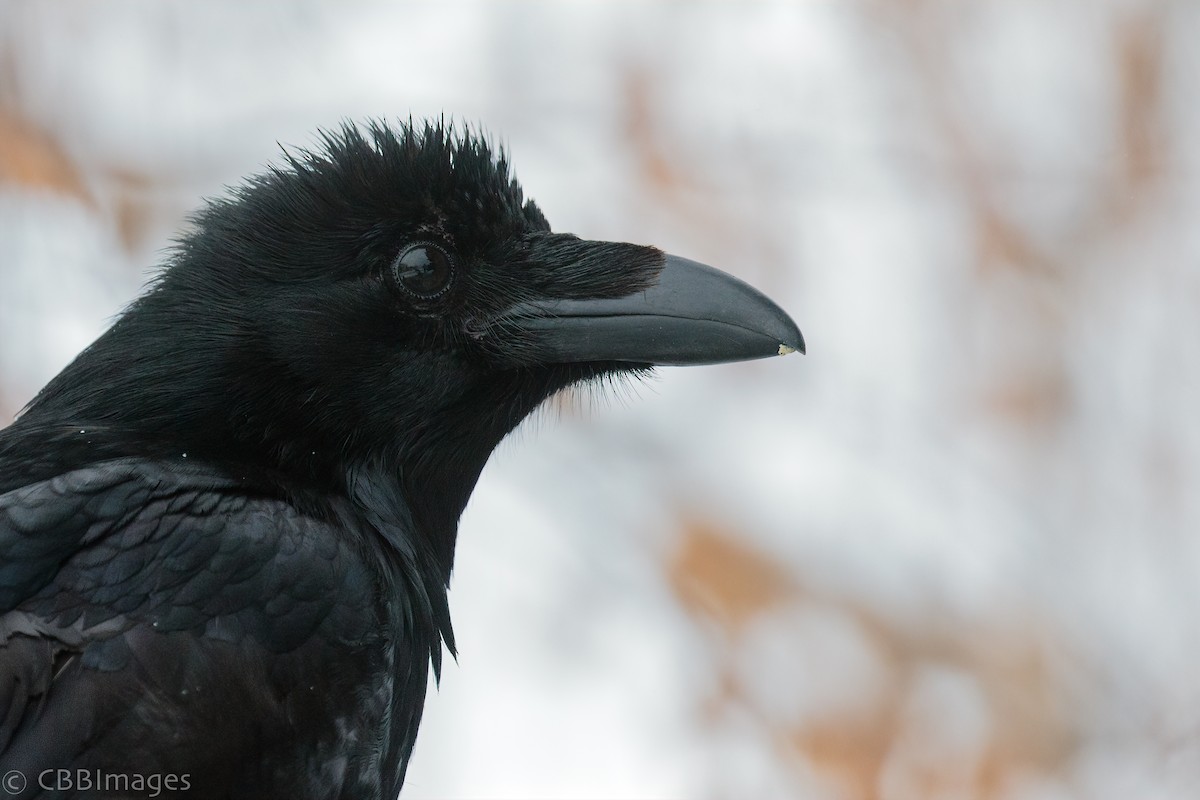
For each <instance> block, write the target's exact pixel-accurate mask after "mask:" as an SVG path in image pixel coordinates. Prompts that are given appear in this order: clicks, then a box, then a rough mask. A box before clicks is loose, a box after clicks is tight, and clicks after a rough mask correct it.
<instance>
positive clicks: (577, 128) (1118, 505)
mask: <svg viewBox="0 0 1200 800" xmlns="http://www.w3.org/2000/svg"><path fill="white" fill-rule="evenodd" d="M1197 42H1200V3H1196V2H1194V1H1193V0H1174V1H1172V0H1161V1H1156V0H982V1H978V2H950V1H949V0H946V1H945V2H941V1H939V0H846V1H845V2H832V1H824V0H822V1H820V2H818V1H817V0H809V1H807V2H791V3H704V4H688V3H681V2H677V3H669V4H649V3H624V2H622V3H590V4H589V3H551V2H545V3H510V2H500V3H481V2H476V3H469V4H454V5H447V4H432V3H431V4H428V5H408V4H398V3H383V2H379V3H373V2H360V1H355V2H332V0H331V1H330V2H288V3H283V2H270V3H257V4H247V3H239V2H232V1H231V0H223V1H222V2H214V1H213V0H206V2H48V1H47V0H29V1H27V2H23V1H22V0H0V424H4V423H5V422H7V421H8V420H11V418H12V417H13V415H14V414H16V413H17V411H18V410H19V409H20V408H21V406H22V405H23V404H24V403H25V402H26V401H28V400H29V398H30V397H31V396H32V395H33V394H34V392H35V391H36V390H37V389H38V388H39V387H40V386H41V385H42V384H43V383H44V382H45V381H46V380H48V379H49V378H50V377H51V376H52V375H54V374H55V373H56V372H57V371H58V370H59V369H60V368H61V367H62V366H63V365H64V364H65V363H66V362H67V361H68V360H69V359H70V358H71V357H72V356H73V355H74V354H75V353H76V352H78V351H79V350H80V349H81V348H82V347H83V346H85V345H86V344H87V343H88V342H89V341H91V339H92V338H94V337H95V336H96V335H97V334H98V333H99V332H100V331H101V330H103V329H104V327H105V326H106V325H107V324H108V323H109V322H110V321H111V320H112V318H113V316H114V315H115V314H116V313H117V312H118V311H119V310H120V308H121V307H122V306H123V305H124V304H125V303H126V302H127V301H128V300H129V299H130V298H131V297H133V296H134V295H135V294H136V293H137V291H138V290H139V287H140V286H141V285H142V283H143V282H144V281H145V280H146V278H147V276H148V274H149V270H150V269H151V268H152V267H153V266H154V265H155V264H156V263H158V262H159V261H161V259H162V257H163V253H164V249H165V248H167V247H168V246H169V244H170V240H171V237H172V235H173V234H174V233H175V232H176V231H177V230H178V229H179V227H180V226H181V224H182V221H183V219H184V217H185V216H186V214H187V213H188V212H189V211H191V210H193V209H195V208H196V207H197V205H198V204H199V203H200V202H201V199H202V198H203V197H205V196H213V195H217V194H220V193H221V192H222V191H223V187H224V186H226V185H229V184H231V183H235V182H237V181H238V180H239V179H240V178H241V177H242V176H244V175H246V174H249V173H253V172H255V171H257V170H260V169H261V168H262V167H263V165H265V164H266V163H268V162H269V161H271V160H272V159H276V158H277V157H278V153H279V148H278V144H277V143H282V144H286V145H301V146H303V145H308V144H312V143H313V142H314V135H313V132H314V130H315V129H316V128H318V127H320V126H333V125H336V124H337V123H338V122H339V121H340V120H342V119H343V118H353V119H363V118H366V117H371V116H385V117H393V118H395V117H408V116H409V115H410V114H411V115H413V116H414V117H423V116H437V115H441V114H446V115H448V116H452V117H453V118H455V119H459V120H465V121H470V122H479V123H482V124H483V125H484V126H485V127H486V128H487V129H488V130H489V131H490V132H492V134H494V135H495V136H496V137H497V138H498V139H499V140H501V141H503V142H505V143H506V144H507V146H508V147H509V148H510V150H511V153H512V157H513V161H514V165H515V169H516V173H517V175H518V176H519V178H520V179H521V181H522V183H523V185H524V186H525V188H526V191H527V192H528V194H529V195H531V196H532V197H534V198H536V199H537V201H538V203H539V204H540V205H541V207H542V208H543V209H544V210H545V211H546V214H547V216H548V217H549V218H550V220H551V222H552V223H553V224H554V226H555V227H556V229H558V230H568V231H572V232H575V233H578V234H581V235H583V236H585V237H589V238H597V239H603V238H607V239H619V240H628V241H636V242H645V243H652V244H656V245H659V246H661V247H663V248H664V249H666V250H668V251H670V252H674V253H677V254H679V255H684V256H688V257H691V258H695V259H698V260H702V261H706V262H708V263H710V264H714V265H717V266H720V267H722V268H724V269H726V270H728V271H731V272H734V273H736V274H738V275H740V276H742V277H744V278H746V279H747V280H749V281H751V282H752V283H755V284H757V285H759V286H760V287H761V288H763V289H764V290H766V291H767V292H768V293H769V294H771V295H772V296H773V297H775V298H776V299H777V300H779V301H780V303H781V304H782V305H783V306H784V307H785V308H787V309H788V310H789V311H791V312H792V314H793V316H794V317H795V318H796V319H797V321H798V322H799V323H800V327H801V328H802V329H803V330H804V332H805V335H806V338H807V340H808V344H809V355H808V356H806V357H803V358H801V357H798V356H793V357H789V358H787V359H778V360H769V361H766V362H756V363H749V364H741V365H731V366H724V367H714V368H707V369H693V370H683V369H675V370H671V369H664V370H661V371H660V372H659V375H658V377H657V378H656V379H655V380H654V381H652V382H651V383H649V384H647V385H645V386H637V387H631V389H630V390H629V391H627V392H625V393H622V394H620V395H619V396H616V397H613V398H609V399H599V398H591V397H584V398H582V399H581V400H579V401H575V402H572V401H568V402H560V403H556V404H555V405H554V406H553V407H552V408H550V409H548V411H547V412H546V413H544V414H541V415H539V417H538V418H536V419H535V420H534V421H533V422H531V423H530V424H528V425H526V426H525V427H524V428H523V429H522V430H521V431H520V432H519V433H518V434H517V435H515V436H514V437H512V438H511V439H510V440H508V441H507V442H506V443H505V444H504V445H503V446H502V447H501V448H500V450H499V451H498V453H497V454H496V455H495V457H494V458H493V459H492V462H491V463H490V464H489V466H488V468H487V470H486V471H485V473H484V476H483V478H482V480H481V482H480V485H479V488H478V491H477V492H476V494H475V496H474V498H473V500H472V502H471V505H470V506H469V508H468V510H467V513H466V516H465V518H464V520H463V525H462V533H461V540H460V544H459V551H458V552H459V558H458V566H457V570H456V574H455V584H454V589H453V592H452V596H451V602H452V608H453V612H454V615H455V623H456V628H457V632H458V638H459V641H460V642H461V656H460V659H459V663H458V664H457V665H454V664H450V665H449V666H448V668H447V669H446V674H445V677H444V679H443V681H442V685H441V688H440V690H432V691H431V696H430V702H429V705H428V708H427V712H426V722H425V724H424V727H423V730H422V733H421V736H420V739H419V741H418V745H417V750H416V754H415V756H414V759H413V762H412V767H411V769H410V773H409V779H408V783H407V785H406V787H405V790H404V793H403V796H404V797H407V798H428V799H430V800H432V798H485V797H486V798H597V799H598V798H630V799H632V798H639V799H646V798H664V799H665V798H672V799H679V800H683V799H684V798H689V799H690V798H751V797H753V798H796V797H800V798H847V800H854V799H857V798H880V799H881V800H907V799H908V798H913V799H914V800H916V799H917V798H955V799H959V798H962V799H964V800H965V799H967V798H1003V799H1004V800H1017V799H1018V798H1020V799H1022V800H1024V799H1025V798H1029V799H1031V800H1060V799H1061V798H1113V800H1143V799H1144V798H1194V797H1196V796H1197V793H1198V792H1200V788H1198V787H1200V491H1198V489H1200V421H1198V418H1200V411H1198V410H1197V409H1200V313H1197V312H1198V311H1200V47H1197Z"/></svg>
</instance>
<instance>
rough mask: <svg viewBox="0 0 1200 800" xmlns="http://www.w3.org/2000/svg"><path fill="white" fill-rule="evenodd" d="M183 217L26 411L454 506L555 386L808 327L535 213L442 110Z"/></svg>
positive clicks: (359, 137) (294, 158) (176, 450)
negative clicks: (110, 316) (368, 474)
mask: <svg viewBox="0 0 1200 800" xmlns="http://www.w3.org/2000/svg"><path fill="white" fill-rule="evenodd" d="M194 223H195V228H194V230H193V231H192V232H191V233H190V234H188V235H187V236H186V237H185V238H183V239H182V241H181V242H180V245H179V248H178V250H177V252H176V254H175V256H174V257H173V259H172V261H171V263H169V264H168V265H167V267H166V269H165V270H163V272H162V273H161V274H160V276H159V277H158V279H157V280H156V282H155V283H154V285H153V286H152V288H151V289H150V291H149V292H147V294H146V295H144V296H143V297H141V298H140V299H139V300H137V301H136V302H135V303H134V304H133V305H132V306H131V307H130V308H129V309H128V311H127V312H126V313H125V314H124V315H123V316H122V317H121V318H120V319H119V320H118V321H117V323H116V324H115V325H114V326H113V328H112V329H111V330H109V331H108V332H107V333H106V334H105V335H104V336H102V337H101V339H99V340H98V341H97V342H96V343H95V344H94V345H92V347H90V348H89V349H88V350H87V351H85V352H84V353H83V354H82V355H81V356H80V357H79V359H77V360H76V362H75V363H74V364H72V365H71V366H70V367H68V369H67V370H66V371H64V373H63V374H62V375H61V376H59V378H57V379H55V381H53V382H52V383H51V384H50V385H49V386H47V388H46V389H45V390H43V392H42V394H41V395H39V397H38V398H37V399H36V400H35V401H34V403H33V404H32V405H31V407H30V409H29V411H28V412H27V415H26V417H28V418H30V419H35V418H38V417H41V418H42V419H43V420H45V419H51V420H57V421H60V422H65V423H67V424H69V425H72V426H76V427H81V429H87V428H92V429H94V430H95V432H96V435H97V436H98V437H102V436H103V435H104V434H105V432H107V435H108V436H109V437H110V439H112V440H113V441H117V442H118V443H119V446H111V445H110V450H115V451H116V452H121V453H122V454H128V455H152V456H156V457H164V456H168V457H173V458H179V457H181V456H182V454H184V453H187V454H188V456H189V457H190V458H191V459H193V460H205V461H208V462H211V463H221V464H230V463H236V464H238V465H239V467H244V468H259V469H262V470H264V471H271V472H275V473H278V474H281V475H284V476H286V477H288V478H289V479H290V480H292V481H301V482H306V483H307V484H309V485H314V486H315V487H316V488H318V489H333V490H336V489H337V488H339V487H344V484H345V480H346V476H347V475H348V474H349V473H350V472H351V471H353V470H357V469H361V468H362V467H363V465H373V466H378V467H380V468H383V469H385V470H390V471H391V472H393V473H394V474H398V475H400V479H401V482H402V484H403V489H404V492H405V496H406V497H407V498H409V503H410V505H411V506H412V507H413V509H412V510H413V513H414V514H415V515H416V516H417V518H418V522H420V523H423V527H426V528H433V529H443V530H444V529H446V528H449V529H450V530H452V529H453V526H454V524H455V523H456V521H457V518H458V515H459V514H460V513H461V510H462V508H463V506H464V505H465V503H466V499H467V496H468V495H469V493H470V491H471V489H472V488H473V486H474V483H475V480H476V478H477V477H478V473H479V471H480V470H481V469H482V467H483V464H484V462H485V461H486V459H487V457H488V455H489V454H490V452H491V451H492V449H493V448H494V447H495V445H496V444H497V443H498V442H499V440H500V439H501V438H503V436H504V435H505V434H506V433H507V432H508V431H510V430H511V429H512V428H513V427H514V426H515V425H516V424H517V423H518V422H519V421H520V420H521V419H522V418H524V417H525V416H526V415H527V414H529V413H530V412H531V411H532V410H533V409H534V408H536V407H537V406H538V405H539V404H540V403H541V402H542V401H543V400H545V399H546V398H547V397H548V396H550V395H551V394H553V393H554V392H556V391H558V390H560V389H562V388H564V387H566V386H568V385H571V384H573V383H576V382H578V381H581V380H586V379H589V378H594V377H597V376H601V375H605V374H609V373H612V372H618V371H622V370H638V369H642V368H645V367H647V366H649V365H654V364H705V363H716V362H722V361H735V360H741V359H748V358H758V357H762V356H769V355H776V354H783V353H788V352H792V351H795V350H799V351H803V349H804V342H803V339H802V338H801V335H800V331H799V330H798V329H797V328H796V326H795V324H794V323H793V322H792V321H791V320H790V319H789V318H788V316H787V315H786V314H784V313H783V312H782V311H781V310H780V309H779V308H778V307H777V306H776V305H775V304H774V303H772V302H771V301H770V300H768V299H767V298H766V297H764V296H763V295H761V294H759V293H758V292H757V291H756V290H754V289H752V288H750V287H749V286H747V285H745V284H744V283H741V282H740V281H738V280H736V279H734V278H732V277H730V276H728V275H725V274H724V273H721V272H718V271H717V270H714V269H712V268H710V267H706V266H703V265H701V264H697V263H695V262H692V261H688V260H685V259H681V258H675V257H672V256H667V255H664V254H663V253H661V252H660V251H658V250H656V249H654V248H652V247H643V246H638V245H633V244H620V243H610V242H593V241H585V240H582V239H579V238H577V237H575V236H572V235H569V234H561V233H553V232H551V230H550V226H549V225H548V223H547V222H546V219H545V217H543V216H542V213H541V211H539V210H538V208H537V206H536V205H534V203H533V202H532V201H526V200H525V199H524V198H523V195H522V192H521V189H520V187H519V186H518V185H517V183H516V182H515V181H514V180H513V179H512V178H511V177H510V176H509V173H508V166H507V163H506V161H505V157H504V155H503V153H498V154H493V152H492V151H491V149H490V148H489V146H488V145H487V144H486V143H485V142H484V141H483V140H481V139H480V138H479V137H478V136H474V135H471V134H469V133H467V134H463V135H456V134H455V133H454V132H453V131H452V130H451V129H448V128H447V127H445V126H443V125H426V126H424V127H414V126H413V125H411V124H410V125H406V126H400V127H388V126H386V125H383V124H375V125H373V126H371V127H370V128H369V129H367V130H365V131H363V130H360V129H359V128H356V127H352V126H347V127H344V128H343V129H341V130H340V131H338V132H336V133H332V134H326V135H325V136H324V137H323V147H322V148H321V149H319V150H318V151H315V152H305V153H300V154H298V155H289V156H288V158H287V164H286V166H283V167H280V168H275V169H271V170H269V171H267V172H266V173H265V174H263V175H261V176H259V177H257V178H254V179H252V180H251V181H249V182H248V183H247V184H245V185H244V186H243V187H241V188H240V189H237V190H235V191H234V193H233V194H232V196H231V197H229V198H228V199H222V200H217V201H214V202H211V203H209V204H208V206H207V207H206V208H205V209H204V210H203V211H201V212H200V213H199V215H198V216H197V217H196V218H195V220H194ZM451 542H452V537H451ZM451 547H452V544H451Z"/></svg>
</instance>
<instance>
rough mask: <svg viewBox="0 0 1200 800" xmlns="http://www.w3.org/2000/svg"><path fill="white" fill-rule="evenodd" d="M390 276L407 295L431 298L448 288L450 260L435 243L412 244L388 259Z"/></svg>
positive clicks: (450, 273) (452, 272)
mask: <svg viewBox="0 0 1200 800" xmlns="http://www.w3.org/2000/svg"><path fill="white" fill-rule="evenodd" d="M392 278H393V279H394V280H395V282H396V285H397V286H398V287H400V288H401V289H403V290H404V291H405V292H406V293H407V294H410V295H412V296H413V297H417V298H420V299H422V300H432V299H433V298H435V297H437V296H439V295H441V294H442V293H443V292H445V291H446V290H447V289H449V288H450V282H451V281H452V280H454V262H453V261H452V260H451V258H450V256H449V255H447V253H446V251H445V250H443V249H442V248H440V247H438V246H437V245H435V244H414V245H412V246H411V247H407V248H405V249H404V250H402V251H400V255H398V256H396V260H395V261H393V262H392Z"/></svg>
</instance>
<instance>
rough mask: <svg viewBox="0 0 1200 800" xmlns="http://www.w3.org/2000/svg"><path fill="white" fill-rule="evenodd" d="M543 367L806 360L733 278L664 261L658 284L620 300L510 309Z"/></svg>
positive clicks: (752, 292) (790, 334)
mask: <svg viewBox="0 0 1200 800" xmlns="http://www.w3.org/2000/svg"><path fill="white" fill-rule="evenodd" d="M514 311H515V312H517V313H518V314H519V315H520V318H519V319H518V320H514V321H515V322H516V323H517V324H518V325H519V326H520V327H521V328H522V329H524V330H526V331H528V332H529V333H530V334H532V335H531V337H530V339H531V342H530V346H531V352H529V353H528V354H529V355H532V356H533V357H534V358H537V359H538V360H540V361H542V362H543V363H581V362H589V361H630V362H635V363H640V364H657V365H662V366H684V365H691V364H722V363H726V362H729V361H747V360H750V359H754V358H766V357H767V356H782V355H787V354H788V353H794V352H797V351H799V352H801V353H803V352H804V337H803V336H802V335H801V333H800V329H799V328H798V327H796V323H795V322H793V321H792V318H791V317H789V316H788V315H787V314H786V313H785V312H784V311H783V309H781V308H780V307H779V306H777V305H776V304H775V303H774V302H773V301H772V300H771V299H770V298H768V297H767V296H766V295H764V294H763V293H762V292H760V291H758V290H757V289H755V288H754V287H752V286H750V285H749V284H746V283H743V282H742V281H740V280H738V279H737V278H735V277H733V276H732V275H727V274H726V273H724V272H721V271H720V270H718V269H714V268H713V267H709V266H706V265H704V264H701V263H699V262H696V261H691V260H689V259H686V258H679V257H678V256H667V257H666V264H665V265H664V266H663V269H662V272H661V273H660V274H659V276H658V282H657V283H656V284H655V285H654V286H651V287H650V288H649V289H646V290H644V291H640V292H636V293H634V294H631V295H627V296H625V297H618V298H613V299H598V300H548V301H541V302H534V303H527V304H524V305H523V306H521V307H520V308H519V309H514Z"/></svg>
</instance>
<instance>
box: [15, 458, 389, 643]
mask: <svg viewBox="0 0 1200 800" xmlns="http://www.w3.org/2000/svg"><path fill="white" fill-rule="evenodd" d="M354 528H355V521H354V518H353V517H352V516H350V515H344V516H342V517H340V518H339V517H337V516H336V515H335V514H333V513H332V512H331V514H329V515H322V514H319V513H316V511H315V510H314V509H304V508H302V507H300V506H299V505H297V504H295V503H293V502H289V501H288V500H287V499H286V498H283V497H281V496H279V494H278V493H276V492H273V491H271V489H270V488H269V487H268V486H265V485H263V484H261V483H256V482H252V481H247V480H244V479H240V478H239V477H238V476H236V475H233V474H228V473H226V472H223V471H221V470H216V469H213V468H209V467H206V466H204V465H192V464H180V463H170V462H163V461H154V460H144V459H117V460H113V461H106V462H102V463H97V464H91V465H87V466H84V467H80V468H77V469H73V470H70V471H68V472H64V473H62V474H59V475H55V476H54V477H51V478H48V479H44V480H41V481H37V482H34V483H31V484H28V485H25V486H21V487H19V488H16V489H13V490H10V491H8V492H5V493H4V494H0V613H3V612H10V613H9V614H6V616H5V618H4V619H7V620H9V625H8V627H10V628H11V627H12V626H13V625H14V624H19V622H17V623H14V622H12V620H14V619H16V620H22V619H24V620H28V619H30V618H32V619H36V620H37V624H38V625H40V626H43V627H47V626H48V627H53V628H54V629H55V630H57V631H60V632H61V633H62V635H67V633H66V632H67V631H69V630H75V631H77V632H79V633H80V635H83V634H84V632H86V631H96V630H99V629H101V628H103V627H104V626H105V625H115V624H117V623H116V620H118V619H120V620H128V621H129V622H130V623H137V622H142V623H147V624H153V625H154V626H155V627H156V628H158V629H160V630H163V631H164V632H165V631H171V630H191V631H194V632H195V633H198V634H202V635H205V636H208V637H214V638H224V639H239V638H241V637H245V636H250V637H253V638H254V639H256V640H257V641H258V642H259V643H260V644H261V645H263V646H265V647H267V648H268V649H274V650H287V649H289V648H290V647H294V646H295V644H296V643H297V642H299V641H302V640H303V639H304V637H306V636H308V635H310V634H311V633H312V632H313V630H314V629H315V627H317V626H319V625H329V626H330V627H331V628H333V629H337V630H338V631H339V635H342V636H349V637H353V636H355V635H366V633H367V631H366V628H367V626H366V625H365V624H363V623H362V622H361V621H360V622H359V623H358V624H355V620H354V619H353V615H351V614H347V615H346V616H347V619H339V620H336V622H335V621H331V620H330V619H329V618H330V616H331V615H334V614H336V613H337V611H338V609H339V608H348V607H349V606H352V605H353V604H354V603H359V602H363V601H369V599H370V596H371V594H372V589H373V587H374V585H375V584H376V582H377V576H376V575H375V574H374V571H373V570H372V564H371V563H370V561H371V560H370V554H369V552H368V551H367V550H365V549H364V548H363V546H362V542H363V541H365V540H366V537H364V536H360V535H355V534H356V531H355V530H354ZM263 598H271V602H269V603H267V604H263V602H262V600H263ZM18 610H19V611H21V612H23V614H20V615H14V614H12V613H11V612H14V611H18ZM8 633H9V635H11V630H10V631H8ZM4 634H5V631H3V630H0V637H2V636H3V635H4Z"/></svg>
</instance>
